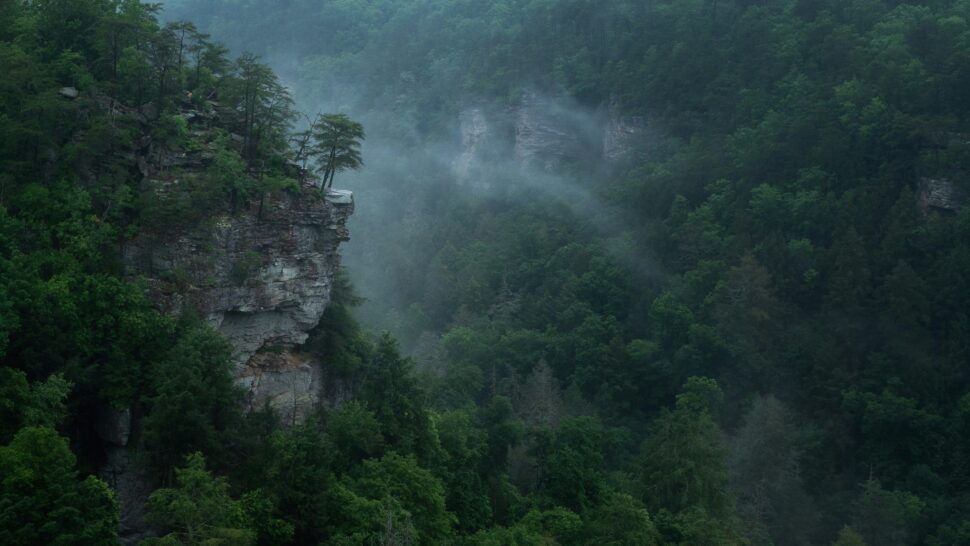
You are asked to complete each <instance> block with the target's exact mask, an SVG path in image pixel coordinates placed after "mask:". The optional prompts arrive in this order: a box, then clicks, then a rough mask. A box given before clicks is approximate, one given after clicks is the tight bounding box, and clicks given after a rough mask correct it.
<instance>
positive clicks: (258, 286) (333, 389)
mask: <svg viewBox="0 0 970 546" xmlns="http://www.w3.org/2000/svg"><path fill="white" fill-rule="evenodd" d="M97 103H98V107H100V108H103V109H105V110H107V111H108V112H109V113H110V114H111V115H112V116H113V122H114V123H115V124H116V125H117V126H119V127H125V128H128V129H130V130H131V132H132V133H133V134H134V135H136V136H135V138H132V139H131V140H130V142H127V143H125V144H124V145H119V146H118V147H116V149H115V150H114V152H113V154H112V156H111V159H110V160H111V162H112V166H113V167H115V168H117V169H120V170H125V171H126V172H129V173H131V175H132V176H137V177H139V180H141V183H140V186H141V188H140V191H141V196H140V199H143V200H147V201H148V202H149V203H151V204H152V206H150V207H146V210H147V211H149V212H151V213H152V214H154V216H153V217H146V218H142V219H141V224H142V226H141V227H142V229H141V230H140V231H139V233H138V234H137V235H134V236H132V237H131V238H129V239H128V240H126V241H124V242H123V244H122V249H121V250H122V261H123V265H124V268H125V274H126V276H127V277H128V278H130V279H131V280H132V281H135V282H141V283H143V284H144V286H145V287H146V290H147V292H148V294H149V296H150V297H151V298H152V300H153V301H154V302H155V303H156V304H157V305H158V307H159V308H160V309H161V310H162V311H163V312H166V313H170V314H173V315H174V314H179V313H181V312H183V311H191V312H193V313H195V314H196V315H197V316H199V317H201V318H203V319H204V320H206V321H207V322H208V323H209V324H210V325H212V327H213V328H215V329H216V330H218V331H219V332H221V333H222V334H223V335H225V336H226V338H227V339H228V340H229V342H230V343H231V345H232V347H233V350H234V355H233V359H234V364H235V376H236V379H237V381H238V383H239V385H241V386H242V387H244V388H245V390H246V391H247V392H248V397H247V404H248V405H249V407H250V408H255V407H262V406H263V405H264V404H266V403H268V404H269V405H270V406H272V407H273V408H274V409H275V410H276V411H277V413H278V414H279V416H280V418H281V419H282V420H283V421H284V422H286V423H295V422H298V421H300V420H302V419H303V418H305V417H306V416H307V415H309V414H310V412H311V411H313V409H314V408H315V407H316V406H317V405H318V404H319V403H320V402H321V393H326V394H325V396H326V397H327V398H328V400H330V401H331V402H336V401H339V400H340V399H342V398H343V397H344V395H345V393H344V392H343V386H342V385H340V384H326V383H327V382H326V381H325V377H324V374H323V371H324V366H323V364H322V363H320V362H318V361H316V360H315V359H314V358H312V357H310V356H307V355H305V354H303V353H301V352H300V346H301V345H302V344H303V343H304V342H305V341H306V340H307V337H308V335H309V332H310V330H312V329H313V328H314V327H316V326H317V324H318V323H319V321H320V319H321V317H322V315H323V313H324V311H325V310H326V308H327V306H328V305H329V303H330V300H331V290H332V287H333V285H334V278H335V275H336V274H337V271H338V270H339V268H340V254H339V252H338V248H339V246H340V244H341V243H342V242H344V241H347V240H348V239H349V233H348V230H347V221H348V219H349V218H350V216H351V215H352V214H353V211H354V199H353V195H352V194H351V193H350V192H348V191H340V190H333V191H327V192H325V193H324V192H321V191H320V190H319V189H318V188H317V187H316V182H315V181H313V180H309V179H308V177H307V173H305V172H302V171H300V170H299V168H297V167H294V166H292V165H290V166H287V167H286V168H287V169H289V170H291V171H293V172H289V173H288V174H289V175H291V177H292V178H293V179H294V180H304V181H305V182H304V183H303V184H289V186H288V187H281V188H277V189H273V190H270V189H265V190H263V191H261V192H259V193H255V194H251V195H249V196H248V199H245V200H243V199H236V200H233V199H228V201H229V202H227V199H226V197H225V195H224V194H223V193H220V192H222V191H223V190H222V189H219V190H218V191H216V192H215V193H213V195H217V196H218V197H216V198H209V199H208V200H207V201H203V202H202V203H204V206H203V205H200V202H197V201H194V200H193V199H197V194H199V192H200V188H201V189H202V190H205V189H206V188H207V187H208V186H205V184H207V183H209V182H207V181H209V180H210V179H211V177H212V174H211V172H210V170H211V168H212V167H213V165H214V163H215V162H216V161H217V157H218V153H219V152H218V150H219V148H218V146H221V145H222V144H220V142H223V141H224V140H225V139H223V140H219V139H220V138H223V137H221V136H220V135H225V134H228V141H229V142H230V143H231V144H232V145H238V144H239V142H240V140H241V137H239V136H238V135H235V134H232V133H231V126H230V125H229V124H227V123H224V122H223V120H221V119H220V115H219V105H218V104H216V103H211V104H207V105H205V106H204V107H201V108H199V107H198V106H194V107H193V106H190V105H182V109H181V112H180V113H179V114H178V115H177V118H181V120H180V121H179V120H176V122H177V123H178V124H180V125H181V126H182V128H183V129H182V130H181V136H179V137H178V138H171V137H169V138H167V139H160V138H157V137H156V136H154V134H153V129H154V128H155V127H156V126H157V124H158V122H157V121H155V120H157V119H158V118H159V115H158V113H157V112H152V111H146V110H147V109H146V108H141V109H132V108H125V107H123V106H121V105H118V104H117V103H116V102H115V101H113V100H111V99H110V98H107V97H99V98H98V100H97ZM156 132H157V131H156ZM102 168H104V166H103V165H99V164H93V163H92V164H91V165H89V166H85V167H84V168H83V169H82V175H84V176H89V177H94V176H97V172H98V169H102ZM254 176H255V175H254ZM284 186H286V185H284ZM210 193H212V192H210ZM233 201H235V202H233ZM136 426H137V425H136V424H135V423H133V417H132V412H131V411H129V410H123V411H117V410H115V409H113V408H102V410H101V414H100V415H99V417H98V422H97V425H96V429H97V433H98V436H99V437H100V438H101V440H102V442H103V447H104V453H105V461H104V464H103V466H102V467H101V469H100V472H99V474H100V475H101V477H102V478H104V479H105V480H106V481H107V482H108V483H109V484H110V485H111V486H112V487H113V488H114V489H115V490H116V491H117V493H118V498H119V504H120V506H121V538H122V542H123V543H135V542H137V541H138V540H140V539H141V538H145V537H147V536H150V535H151V533H152V531H151V529H150V528H149V527H148V526H147V525H146V523H145V522H144V511H145V500H146V499H147V497H148V495H149V493H150V492H151V490H152V489H153V487H152V486H153V484H152V483H151V480H149V479H147V477H146V476H145V474H144V469H143V468H142V466H141V465H140V464H139V462H138V460H137V455H136V452H135V450H133V449H132V447H133V446H132V445H130V444H129V438H133V437H137V431H134V430H132V429H133V427H136Z"/></svg>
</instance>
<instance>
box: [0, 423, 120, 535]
mask: <svg viewBox="0 0 970 546" xmlns="http://www.w3.org/2000/svg"><path fill="white" fill-rule="evenodd" d="M117 533H118V503H117V500H116V499H115V495H114V492H113V491H112V490H111V489H109V488H108V486H107V484H105V483H104V482H102V481H101V480H99V479H97V478H95V477H94V476H88V477H87V478H85V479H84V480H79V479H78V471H77V467H76V459H75V457H74V454H73V453H71V450H70V448H69V447H68V445H67V440H65V439H64V438H61V437H60V436H58V435H57V433H56V432H55V431H54V430H52V429H50V428H47V427H26V428H23V429H21V430H20V432H18V433H17V435H16V436H14V438H13V440H12V441H11V442H10V444H9V445H6V446H4V447H0V541H2V542H3V543H4V544H10V545H12V546H28V545H35V544H51V545H64V546H66V545H68V544H92V545H104V546H107V545H109V544H116V543H117V540H118V538H117Z"/></svg>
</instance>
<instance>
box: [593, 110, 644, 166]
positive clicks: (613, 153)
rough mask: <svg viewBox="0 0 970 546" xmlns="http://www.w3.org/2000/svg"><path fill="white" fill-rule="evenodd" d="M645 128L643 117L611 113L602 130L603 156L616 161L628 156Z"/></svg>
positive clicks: (607, 159) (610, 160)
mask: <svg viewBox="0 0 970 546" xmlns="http://www.w3.org/2000/svg"><path fill="white" fill-rule="evenodd" d="M646 130H647V122H646V119H645V118H643V117H640V116H619V115H611V116H610V120H609V122H608V123H607V125H606V128H605V129H604V130H603V158H604V159H606V161H609V162H617V161H620V160H622V159H623V158H625V157H627V156H629V154H630V153H631V152H632V151H633V150H634V145H635V143H636V141H637V139H638V137H641V136H643V135H644V134H645V133H646Z"/></svg>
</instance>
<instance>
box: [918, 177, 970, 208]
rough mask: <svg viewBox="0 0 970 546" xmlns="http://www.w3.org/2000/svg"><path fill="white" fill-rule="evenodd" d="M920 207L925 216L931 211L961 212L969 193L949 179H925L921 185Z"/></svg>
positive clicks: (919, 194)
mask: <svg viewBox="0 0 970 546" xmlns="http://www.w3.org/2000/svg"><path fill="white" fill-rule="evenodd" d="M917 197H918V199H919V207H920V210H921V211H922V212H923V214H927V213H929V212H930V211H931V210H936V211H942V212H959V211H960V209H961V208H962V207H963V204H964V202H966V200H967V193H966V192H965V191H964V190H963V189H962V188H960V187H959V186H957V185H956V184H955V183H954V182H953V181H952V180H949V179H947V178H924V179H923V180H921V181H920V184H919V193H918V194H917Z"/></svg>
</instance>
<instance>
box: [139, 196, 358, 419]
mask: <svg viewBox="0 0 970 546" xmlns="http://www.w3.org/2000/svg"><path fill="white" fill-rule="evenodd" d="M353 209H354V202H353V196H352V194H350V192H343V191H331V192H329V193H327V194H326V195H321V194H320V192H319V190H316V189H315V188H312V187H306V188H304V189H303V191H301V192H298V193H283V194H279V195H276V196H271V197H267V198H266V200H265V202H264V203H263V206H262V210H261V211H255V210H247V211H242V212H238V213H236V214H232V215H229V214H226V215H222V216H218V217H215V218H212V219H211V221H210V222H208V223H207V225H205V226H203V227H201V228H198V229H194V230H192V231H191V232H188V233H183V234H179V235H178V236H176V237H173V238H172V239H170V240H162V241H160V240H158V239H154V238H151V237H148V236H141V237H139V238H137V239H135V240H132V241H129V242H128V244H126V246H125V249H124V259H125V263H126V265H127V267H128V273H129V274H130V275H132V276H136V277H140V278H142V279H143V280H144V281H145V282H146V283H147V285H148V288H149V293H150V295H151V297H152V298H153V299H154V300H155V301H156V302H158V304H159V306H160V307H161V308H162V309H163V310H164V311H166V312H168V313H173V314H176V313H179V312H181V311H182V310H183V309H185V308H187V307H188V308H191V309H193V310H194V311H195V312H196V313H198V314H199V315H200V316H202V317H204V318H205V319H206V320H207V321H208V322H209V323H210V324H211V325H212V326H213V327H214V328H215V329H217V330H218V331H219V332H221V333H222V334H223V335H225V336H226V337H227V338H228V340H229V341H230V342H231V343H232V346H233V348H234V350H235V355H234V361H235V364H236V375H237V377H238V378H239V381H240V384H242V385H244V386H245V387H247V389H248V391H249V400H250V404H251V405H252V406H254V407H256V406H262V405H263V404H264V403H265V402H269V403H270V405H272V406H273V407H274V408H276V409H277V410H279V411H280V412H282V413H286V412H290V413H293V412H296V413H298V414H300V416H302V415H306V414H307V413H309V411H310V410H311V409H312V407H313V405H314V404H315V403H316V402H317V400H318V393H317V391H318V390H319V389H315V388H314V379H313V377H314V374H313V373H312V369H310V368H308V366H307V365H304V364H300V362H301V361H300V360H299V359H298V358H296V357H295V356H294V355H293V354H291V353H290V351H293V350H294V349H295V348H297V347H299V346H300V345H301V344H302V343H303V342H305V341H306V339H307V336H308V333H309V331H310V330H311V329H313V327H315V326H316V325H317V323H318V322H319V321H320V317H322V316H323V312H324V311H325V310H326V307H327V305H328V304H329V303H330V292H331V289H332V287H333V280H334V275H335V274H336V272H337V270H338V268H339V267H340V255H339V254H338V252H337V249H338V246H339V245H340V243H341V242H343V241H346V240H348V238H349V235H348V232H347V228H346V223H347V220H348V219H349V218H350V215H351V214H352V213H353ZM283 391H286V392H288V393H290V394H288V395H286V396H283V395H282V392H283Z"/></svg>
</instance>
